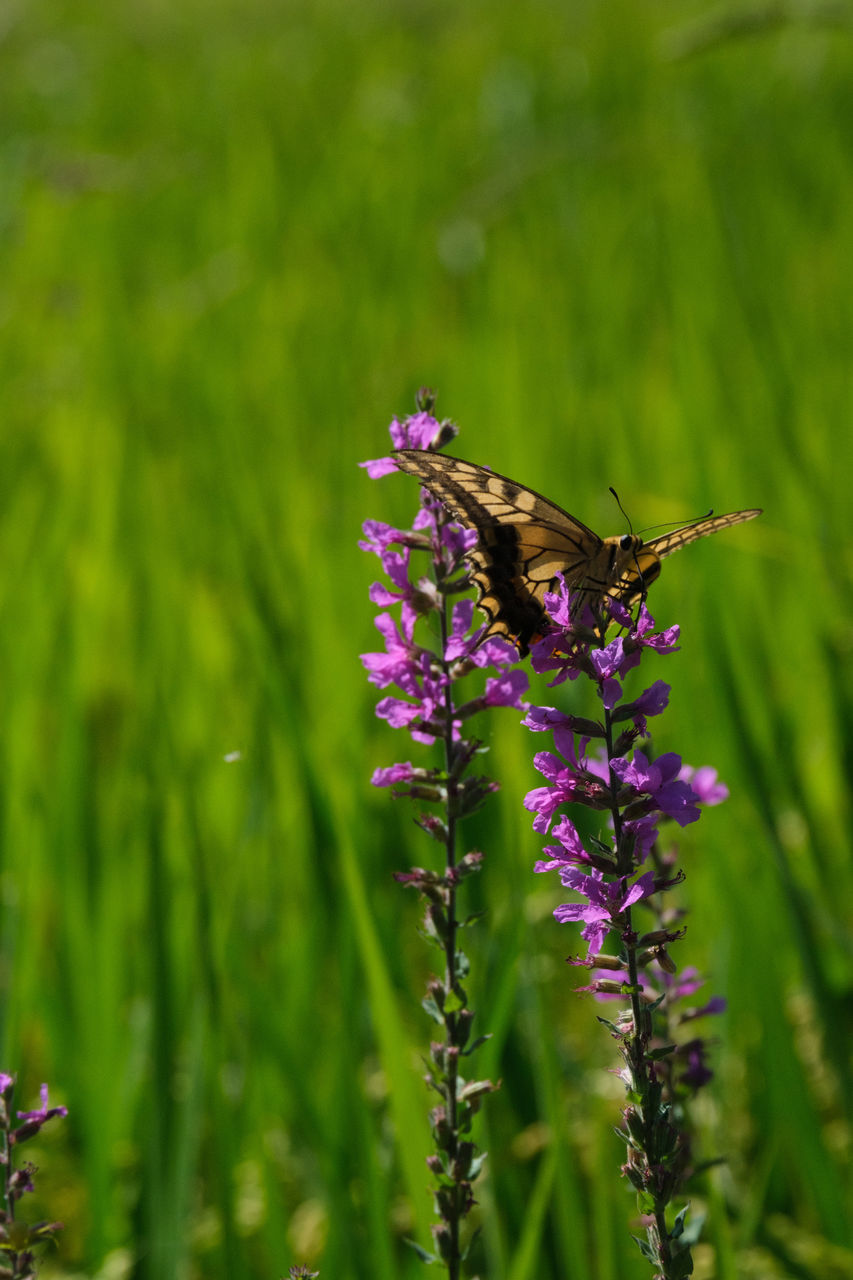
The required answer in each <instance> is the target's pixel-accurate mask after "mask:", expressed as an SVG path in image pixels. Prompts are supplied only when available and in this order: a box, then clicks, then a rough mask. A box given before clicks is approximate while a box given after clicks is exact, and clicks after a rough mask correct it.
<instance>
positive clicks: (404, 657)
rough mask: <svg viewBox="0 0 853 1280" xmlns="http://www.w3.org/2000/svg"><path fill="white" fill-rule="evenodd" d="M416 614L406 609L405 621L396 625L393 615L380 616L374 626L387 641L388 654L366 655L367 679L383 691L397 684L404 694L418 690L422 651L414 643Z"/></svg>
mask: <svg viewBox="0 0 853 1280" xmlns="http://www.w3.org/2000/svg"><path fill="white" fill-rule="evenodd" d="M415 618H416V614H415V612H414V610H413V609H412V608H411V606H408V605H406V604H404V605H403V610H402V615H401V621H400V623H396V622H395V621H394V619H393V618H392V617H391V615H390V613H380V614H379V615H378V616H377V617H376V618H374V622H375V624H376V628H377V630H378V631H379V633H380V634H381V636H382V638H383V639H384V641H385V652H384V653H362V654H361V655H360V656H361V661H362V662H363V664H364V666H365V667H366V669H367V673H368V674H367V678H368V680H369V681H370V683H371V684H375V685H376V686H377V687H378V688H379V689H386V688H387V687H388V685H389V684H396V686H397V688H398V689H402V690H403V692H404V693H416V692H417V690H418V683H417V682H418V675H419V665H418V660H417V659H418V649H417V648H416V646H415V645H414V643H413V641H412V633H413V631H414V626H415Z"/></svg>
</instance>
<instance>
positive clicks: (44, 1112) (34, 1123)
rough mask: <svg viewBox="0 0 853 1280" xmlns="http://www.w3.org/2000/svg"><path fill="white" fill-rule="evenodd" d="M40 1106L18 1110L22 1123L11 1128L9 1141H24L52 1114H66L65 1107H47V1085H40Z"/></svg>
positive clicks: (34, 1133) (49, 1118)
mask: <svg viewBox="0 0 853 1280" xmlns="http://www.w3.org/2000/svg"><path fill="white" fill-rule="evenodd" d="M40 1092H41V1106H40V1107H39V1108H38V1110H36V1111H19V1112H18V1119H19V1120H23V1122H24V1123H23V1124H21V1125H19V1126H18V1128H17V1129H13V1130H12V1132H11V1133H10V1134H9V1141H10V1142H18V1143H20V1142H26V1141H27V1139H28V1138H33V1137H35V1135H36V1134H37V1133H38V1131H39V1130H40V1129H41V1127H42V1125H43V1124H45V1123H46V1122H47V1121H48V1120H52V1119H53V1117H54V1116H67V1115H68V1108H67V1107H48V1105H47V1085H46V1084H43V1085H42V1087H41V1091H40Z"/></svg>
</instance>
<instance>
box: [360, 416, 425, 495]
mask: <svg viewBox="0 0 853 1280" xmlns="http://www.w3.org/2000/svg"><path fill="white" fill-rule="evenodd" d="M388 430H389V432H390V435H391V443H392V444H393V446H394V448H395V449H428V448H429V447H430V445H431V444H432V443H433V441H434V440H435V439H436V438H437V436H438V434H439V432H440V431H441V424H440V423H439V422H437V421H436V420H435V418H434V417H433V416H432V414H430V413H423V412H422V413H415V414H413V415H412V416H411V417H410V418H406V419H405V420H404V421H403V422H401V421H400V419H399V418H394V419H393V420H392V422H391V425H390V427H389V428H388ZM358 465H359V466H360V467H365V468H366V470H367V474H368V475H369V476H370V478H371V480H378V479H379V478H380V477H381V476H387V475H390V474H391V473H392V472H393V471H396V470H397V464H396V462H395V461H394V459H393V458H391V457H384V458H373V459H372V460H371V461H369V462H360V463H359V464H358Z"/></svg>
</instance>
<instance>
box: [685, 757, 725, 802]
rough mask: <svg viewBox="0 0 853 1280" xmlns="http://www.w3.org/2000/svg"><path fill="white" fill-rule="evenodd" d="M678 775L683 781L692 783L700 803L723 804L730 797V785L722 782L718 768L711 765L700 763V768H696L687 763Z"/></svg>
mask: <svg viewBox="0 0 853 1280" xmlns="http://www.w3.org/2000/svg"><path fill="white" fill-rule="evenodd" d="M678 776H679V778H680V780H681V781H682V782H687V783H689V784H690V786H691V787H692V789H693V792H694V794H695V796H696V798H697V800H698V801H699V803H700V804H708V805H713V804H722V802H723V801H724V800H728V798H729V789H728V787H727V786H726V784H725V783H724V782H720V780H719V777H718V774H717V770H716V769H713V768H712V767H711V766H710V765H707V764H705V765H700V767H699V768H698V769H694V768H693V767H692V766H691V765H689V764H685V765H683V766H682V769H681V772H680V773H679V775H678Z"/></svg>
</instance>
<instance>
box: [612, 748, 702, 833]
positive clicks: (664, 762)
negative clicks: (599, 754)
mask: <svg viewBox="0 0 853 1280" xmlns="http://www.w3.org/2000/svg"><path fill="white" fill-rule="evenodd" d="M610 767H611V769H612V770H613V772H614V773H615V774H616V777H617V778H618V779H619V781H620V782H621V783H623V785H624V786H627V787H631V788H632V789H633V790H634V791H636V792H637V793H638V794H640V795H648V796H649V798H650V799H651V800H652V802H653V804H654V805H655V807H656V808H658V809H660V810H661V812H662V813H665V814H666V816H667V817H668V818H674V819H675V821H676V822H677V823H678V825H679V826H680V827H686V826H687V824H688V823H690V822H696V821H697V820H698V818H699V810H698V808H697V807H696V801H697V796H696V793H695V791H694V790H693V788H692V787H691V786H690V784H689V783H687V782H681V781H679V777H678V775H679V772H680V770H681V756H679V755H676V754H675V752H674V751H667V752H664V754H663V755H661V756H658V758H657V759H656V760H655V761H654V762H653V763H652V762H650V761H649V760H648V759H647V758H646V756H645V755H644V754H643V752H642V751H640V750H636V751H635V752H634V756H633V759H632V760H626V759H624V758H622V757H617V758H616V759H615V760H611V761H610Z"/></svg>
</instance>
